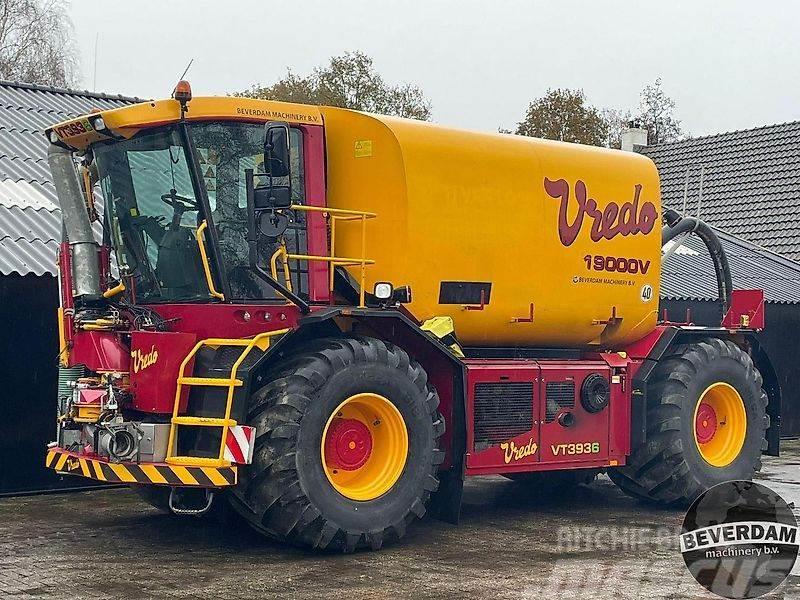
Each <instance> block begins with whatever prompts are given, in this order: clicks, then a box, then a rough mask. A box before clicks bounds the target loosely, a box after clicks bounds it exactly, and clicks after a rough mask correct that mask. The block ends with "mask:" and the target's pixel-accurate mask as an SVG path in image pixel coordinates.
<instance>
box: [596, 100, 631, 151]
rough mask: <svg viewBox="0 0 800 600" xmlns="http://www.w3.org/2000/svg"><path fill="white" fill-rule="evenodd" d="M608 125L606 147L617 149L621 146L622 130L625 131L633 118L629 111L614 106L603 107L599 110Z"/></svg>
mask: <svg viewBox="0 0 800 600" xmlns="http://www.w3.org/2000/svg"><path fill="white" fill-rule="evenodd" d="M600 114H602V115H603V120H604V121H605V122H606V126H607V127H608V133H607V134H606V143H605V145H606V146H607V147H608V148H615V149H617V150H619V149H620V148H621V147H622V132H623V131H625V130H626V129H627V128H628V126H629V124H630V122H631V121H632V120H633V116H632V115H631V111H629V110H621V109H616V108H604V109H602V110H601V111H600Z"/></svg>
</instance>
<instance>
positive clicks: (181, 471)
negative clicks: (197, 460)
mask: <svg viewBox="0 0 800 600" xmlns="http://www.w3.org/2000/svg"><path fill="white" fill-rule="evenodd" d="M45 466H47V468H49V469H54V470H55V471H57V472H59V473H65V474H68V475H81V476H83V477H88V478H90V479H95V480H97V481H106V482H110V483H143V484H148V485H169V486H181V487H189V486H192V487H206V488H211V487H215V488H216V487H228V486H231V485H236V482H237V481H238V475H239V472H238V468H237V467H236V465H231V466H229V467H182V466H178V465H168V464H166V463H129V462H109V461H107V460H103V459H101V458H89V457H86V456H81V455H79V454H77V453H76V452H70V451H69V450H64V449H63V448H50V449H48V451H47V458H46V459H45Z"/></svg>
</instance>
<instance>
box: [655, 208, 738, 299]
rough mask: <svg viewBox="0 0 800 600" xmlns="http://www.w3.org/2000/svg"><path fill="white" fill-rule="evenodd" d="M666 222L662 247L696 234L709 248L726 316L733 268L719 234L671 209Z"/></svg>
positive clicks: (668, 209) (731, 288)
mask: <svg viewBox="0 0 800 600" xmlns="http://www.w3.org/2000/svg"><path fill="white" fill-rule="evenodd" d="M664 220H665V221H666V223H667V224H666V225H665V226H664V228H663V229H662V230H661V245H662V246H663V245H665V244H666V243H667V242H669V241H671V240H674V239H675V238H676V237H678V236H679V235H681V234H684V233H690V234H691V233H693V234H696V235H697V237H699V238H700V239H701V240H703V243H704V244H705V245H706V248H708V253H709V254H710V255H711V261H712V262H713V263H714V271H715V273H716V275H717V289H718V291H719V300H720V302H722V314H723V315H724V314H725V313H727V312H728V308H730V305H731V291H732V290H733V283H732V282H731V268H730V265H729V264H728V257H727V256H726V255H725V249H724V248H723V247H722V243H721V242H720V241H719V238H718V237H717V234H716V233H714V230H713V229H711V227H709V226H708V224H707V223H705V222H704V221H701V220H700V219H698V218H696V217H681V215H680V214H678V212H677V211H674V210H672V209H671V208H667V209H665V210H664Z"/></svg>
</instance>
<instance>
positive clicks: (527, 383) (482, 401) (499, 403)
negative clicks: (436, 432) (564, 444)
mask: <svg viewBox="0 0 800 600" xmlns="http://www.w3.org/2000/svg"><path fill="white" fill-rule="evenodd" d="M539 374H540V368H539V364H538V363H537V362H536V361H525V360H520V361H513V362H509V361H488V360H486V361H467V390H468V391H467V411H466V413H467V455H466V466H467V470H468V471H485V472H490V473H499V472H514V471H525V470H528V469H527V467H526V465H530V464H531V463H536V462H538V461H539V421H540V418H539V414H540V404H541V403H540V401H539V394H538V390H539Z"/></svg>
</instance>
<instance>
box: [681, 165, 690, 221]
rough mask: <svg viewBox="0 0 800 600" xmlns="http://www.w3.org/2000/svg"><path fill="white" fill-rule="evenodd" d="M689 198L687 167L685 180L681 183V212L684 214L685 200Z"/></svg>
mask: <svg viewBox="0 0 800 600" xmlns="http://www.w3.org/2000/svg"><path fill="white" fill-rule="evenodd" d="M688 198H689V169H686V181H685V182H684V184H683V211H682V212H681V214H682V215H683V216H684V217H685V216H686V201H687V200H688Z"/></svg>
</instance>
